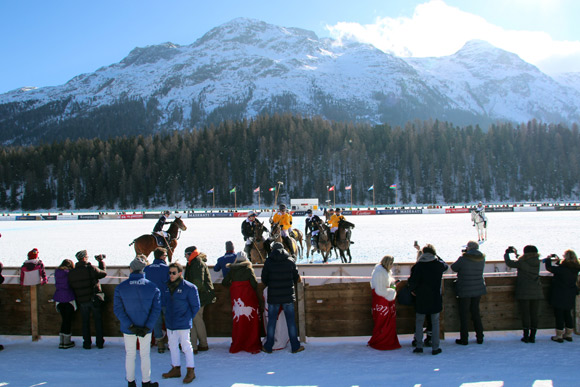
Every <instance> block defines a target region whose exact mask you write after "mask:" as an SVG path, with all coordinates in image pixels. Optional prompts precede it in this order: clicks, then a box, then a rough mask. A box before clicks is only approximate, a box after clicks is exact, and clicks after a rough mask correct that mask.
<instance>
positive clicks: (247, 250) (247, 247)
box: [244, 244, 252, 260]
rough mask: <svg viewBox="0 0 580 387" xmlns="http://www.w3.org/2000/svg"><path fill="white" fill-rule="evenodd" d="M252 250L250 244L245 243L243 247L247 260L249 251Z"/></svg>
mask: <svg viewBox="0 0 580 387" xmlns="http://www.w3.org/2000/svg"><path fill="white" fill-rule="evenodd" d="M251 252H252V245H251V244H250V245H246V246H245V247H244V253H246V256H247V257H248V260H250V253H251Z"/></svg>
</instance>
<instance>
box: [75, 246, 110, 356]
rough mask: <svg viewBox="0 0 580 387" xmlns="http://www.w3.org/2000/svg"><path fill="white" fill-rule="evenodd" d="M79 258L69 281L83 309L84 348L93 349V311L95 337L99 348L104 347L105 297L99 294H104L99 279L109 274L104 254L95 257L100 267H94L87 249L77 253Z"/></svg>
mask: <svg viewBox="0 0 580 387" xmlns="http://www.w3.org/2000/svg"><path fill="white" fill-rule="evenodd" d="M76 258H77V260H78V262H77V264H76V265H75V268H74V269H72V270H71V271H70V272H69V274H68V283H69V284H70V286H71V288H72V289H73V291H74V293H75V298H76V301H77V302H78V303H79V307H80V309H81V316H82V320H83V348H84V349H91V345H92V342H91V323H90V318H91V313H92V314H93V320H94V322H95V331H96V332H95V339H96V344H97V348H99V349H101V348H103V346H104V344H105V339H104V337H103V317H102V307H103V305H102V304H103V302H104V299H103V300H101V299H99V297H98V294H103V293H102V290H101V284H100V283H99V280H100V279H101V278H105V277H106V276H107V272H106V271H105V270H106V267H105V262H104V260H103V259H104V258H105V256H104V255H97V256H95V259H96V260H97V262H99V267H98V268H97V267H94V266H92V265H91V264H90V262H89V256H88V254H87V250H81V251H79V252H78V253H76Z"/></svg>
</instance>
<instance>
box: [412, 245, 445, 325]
mask: <svg viewBox="0 0 580 387" xmlns="http://www.w3.org/2000/svg"><path fill="white" fill-rule="evenodd" d="M448 268H449V266H448V265H447V264H446V263H445V262H443V260H441V259H440V258H439V257H436V256H434V255H433V254H431V253H424V254H422V255H421V257H420V258H419V261H417V263H416V264H415V265H414V266H413V267H412V268H411V276H410V277H409V281H408V283H409V288H410V289H411V291H412V292H413V293H415V296H416V298H415V311H416V312H417V313H421V314H434V313H439V312H441V310H442V309H443V300H442V297H441V278H443V273H444V272H445V271H446V270H447V269H448Z"/></svg>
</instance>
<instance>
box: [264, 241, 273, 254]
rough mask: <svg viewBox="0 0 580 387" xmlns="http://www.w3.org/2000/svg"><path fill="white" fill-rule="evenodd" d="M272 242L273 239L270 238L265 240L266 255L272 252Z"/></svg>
mask: <svg viewBox="0 0 580 387" xmlns="http://www.w3.org/2000/svg"><path fill="white" fill-rule="evenodd" d="M271 243H272V241H271V240H269V239H266V240H264V250H266V255H268V254H270V252H271V251H272V247H271V246H270V244H271Z"/></svg>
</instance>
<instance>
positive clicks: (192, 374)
mask: <svg viewBox="0 0 580 387" xmlns="http://www.w3.org/2000/svg"><path fill="white" fill-rule="evenodd" d="M193 379H195V371H194V367H191V368H190V367H187V374H185V378H183V383H184V384H187V383H191V382H193Z"/></svg>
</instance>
